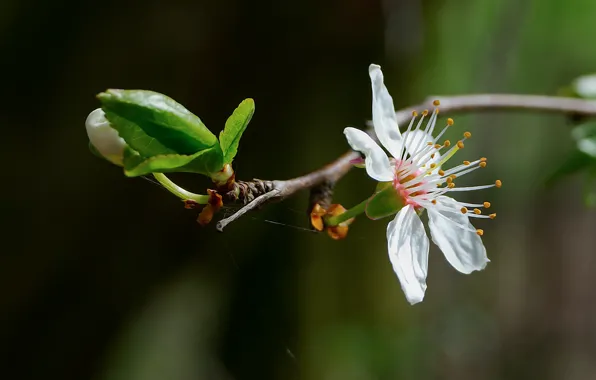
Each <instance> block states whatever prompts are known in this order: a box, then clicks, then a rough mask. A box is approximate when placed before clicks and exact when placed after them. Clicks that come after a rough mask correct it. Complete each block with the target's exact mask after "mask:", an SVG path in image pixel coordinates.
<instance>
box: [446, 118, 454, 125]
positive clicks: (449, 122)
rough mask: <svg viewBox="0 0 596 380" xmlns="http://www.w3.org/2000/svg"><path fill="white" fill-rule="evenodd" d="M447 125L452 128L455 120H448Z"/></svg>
mask: <svg viewBox="0 0 596 380" xmlns="http://www.w3.org/2000/svg"><path fill="white" fill-rule="evenodd" d="M447 125H448V126H450V127H451V126H452V125H453V119H452V118H449V119H447Z"/></svg>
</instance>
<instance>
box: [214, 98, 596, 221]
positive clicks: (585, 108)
mask: <svg viewBox="0 0 596 380" xmlns="http://www.w3.org/2000/svg"><path fill="white" fill-rule="evenodd" d="M435 99H439V100H440V101H441V112H442V113H446V112H449V113H455V112H472V111H473V112H476V111H487V110H518V111H528V112H549V113H571V114H575V115H581V116H596V101H592V100H583V99H574V98H565V97H556V96H540V95H514V94H474V95H461V96H443V97H441V96H436V97H429V98H427V99H426V100H425V101H424V102H422V103H421V104H418V105H415V106H413V107H408V108H407V109H403V110H398V111H396V116H397V122H398V124H400V125H402V124H405V123H406V122H408V121H409V120H410V118H411V117H412V111H413V110H416V111H420V110H422V109H424V108H432V102H433V100H435ZM368 124H369V126H371V123H370V122H369V123H368ZM359 157H360V154H359V153H357V152H354V151H349V152H347V153H344V154H343V155H341V156H340V157H339V158H338V159H336V160H335V161H333V162H332V163H330V164H328V165H326V166H324V167H322V168H321V169H318V170H315V171H313V172H311V173H308V174H306V175H303V176H300V177H297V178H293V179H289V180H287V181H272V183H273V189H272V190H270V191H268V192H265V193H264V194H261V195H259V196H258V197H256V198H255V199H254V200H253V201H252V202H250V203H248V204H247V205H246V206H244V207H242V208H241V209H239V210H238V211H237V212H236V213H235V214H233V215H232V216H230V217H228V218H225V219H222V220H221V221H219V222H218V223H217V226H216V228H217V229H218V230H219V231H223V229H224V228H225V227H226V226H227V225H228V224H230V223H231V222H233V221H235V220H236V219H238V218H240V217H241V216H242V215H244V214H245V213H247V212H248V211H250V210H253V209H255V208H257V207H259V206H262V205H264V204H265V203H269V202H272V201H274V200H281V199H283V198H287V197H289V196H291V195H293V194H295V193H296V192H298V191H300V190H307V189H313V188H315V189H316V188H317V187H318V186H320V185H323V184H324V186H327V187H329V188H330V189H332V188H333V185H334V184H335V183H336V182H337V181H338V180H340V179H341V178H342V177H343V176H344V175H345V174H346V173H347V172H348V171H349V170H350V168H351V167H352V164H351V162H350V161H352V160H354V159H357V158H359ZM311 206H312V205H311Z"/></svg>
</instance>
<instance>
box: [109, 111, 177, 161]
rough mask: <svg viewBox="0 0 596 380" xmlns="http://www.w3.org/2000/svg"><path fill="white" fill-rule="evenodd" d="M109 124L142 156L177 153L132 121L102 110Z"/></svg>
mask: <svg viewBox="0 0 596 380" xmlns="http://www.w3.org/2000/svg"><path fill="white" fill-rule="evenodd" d="M104 112H105V113H106V118H107V119H108V121H109V122H110V126H111V127H112V128H114V129H115V130H117V131H118V135H119V136H120V137H122V138H123V139H124V141H126V144H127V145H128V146H130V147H131V148H132V149H133V150H134V151H136V152H137V153H138V154H140V155H141V156H143V157H153V156H157V155H163V154H178V152H176V151H175V150H174V149H170V148H168V147H167V146H165V145H163V144H162V143H160V142H159V141H158V140H156V139H155V137H151V136H149V135H148V134H147V133H145V131H143V129H141V127H139V126H138V125H137V124H135V123H134V122H132V121H130V120H128V119H125V118H123V117H120V116H119V115H118V114H115V113H113V112H111V111H104Z"/></svg>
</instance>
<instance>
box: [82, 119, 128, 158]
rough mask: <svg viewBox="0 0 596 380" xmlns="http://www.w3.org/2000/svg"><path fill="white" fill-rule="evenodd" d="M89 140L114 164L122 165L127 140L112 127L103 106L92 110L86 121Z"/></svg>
mask: <svg viewBox="0 0 596 380" xmlns="http://www.w3.org/2000/svg"><path fill="white" fill-rule="evenodd" d="M85 127H86V128H87V136H89V141H91V144H93V146H94V147H95V149H97V151H98V152H99V153H100V154H101V155H102V156H103V157H104V158H105V159H106V160H108V161H110V162H111V163H113V164H116V165H119V166H122V158H123V155H124V148H125V147H126V142H125V141H124V139H123V138H122V137H120V136H118V132H117V131H116V130H115V129H114V128H112V127H110V122H109V121H108V120H107V119H106V115H105V114H104V112H103V111H102V109H101V108H98V109H96V110H94V111H93V112H91V113H90V114H89V116H87V120H86V121H85Z"/></svg>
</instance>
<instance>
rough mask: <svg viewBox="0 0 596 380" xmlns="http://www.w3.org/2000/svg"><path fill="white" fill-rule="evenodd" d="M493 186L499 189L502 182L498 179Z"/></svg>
mask: <svg viewBox="0 0 596 380" xmlns="http://www.w3.org/2000/svg"><path fill="white" fill-rule="evenodd" d="M495 186H496V187H501V186H503V182H501V180H500V179H498V180H496V181H495Z"/></svg>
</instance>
